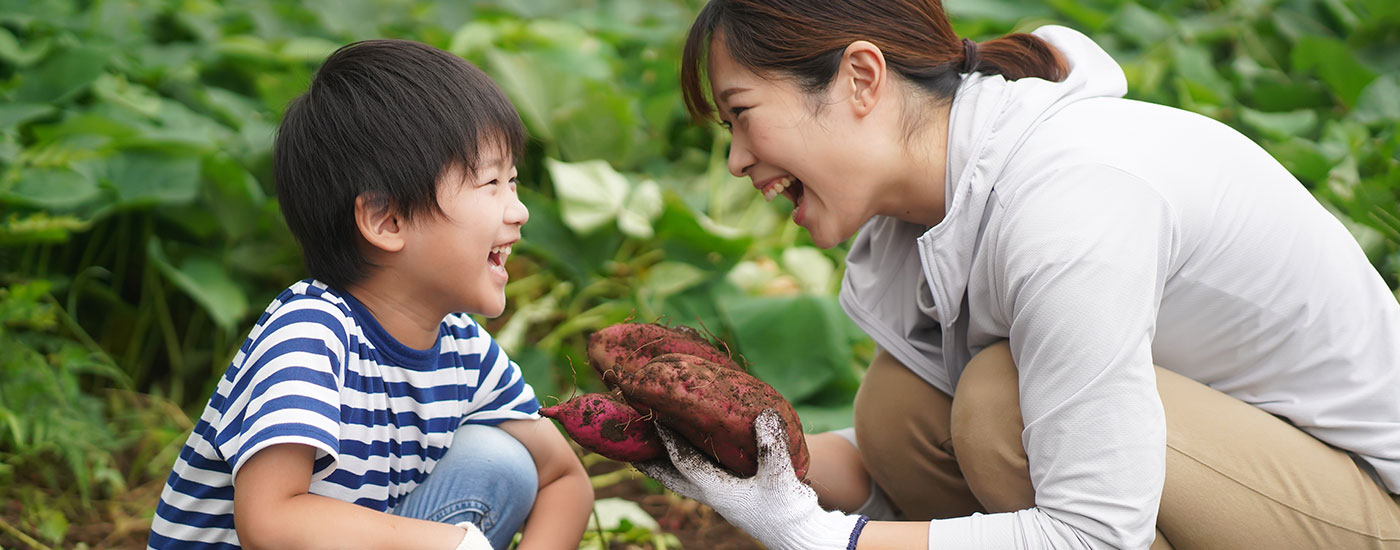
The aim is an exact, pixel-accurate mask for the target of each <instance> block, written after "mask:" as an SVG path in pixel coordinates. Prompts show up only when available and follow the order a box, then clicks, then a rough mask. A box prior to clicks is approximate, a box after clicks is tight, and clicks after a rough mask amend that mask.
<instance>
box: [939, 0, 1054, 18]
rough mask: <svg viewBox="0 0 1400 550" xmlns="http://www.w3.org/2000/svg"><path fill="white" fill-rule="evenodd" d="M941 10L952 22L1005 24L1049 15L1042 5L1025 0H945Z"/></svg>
mask: <svg viewBox="0 0 1400 550" xmlns="http://www.w3.org/2000/svg"><path fill="white" fill-rule="evenodd" d="M943 9H944V10H945V11H947V12H948V15H949V16H950V17H951V18H953V20H954V21H957V20H962V19H968V20H971V19H985V20H991V21H996V22H999V23H1005V24H1011V23H1015V22H1017V21H1020V20H1022V19H1029V18H1032V17H1044V16H1048V15H1050V14H1051V10H1050V8H1049V7H1047V6H1046V5H1045V4H1044V3H1042V2H1029V1H1026V0H946V1H944V2H943Z"/></svg>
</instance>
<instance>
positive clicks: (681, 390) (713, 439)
mask: <svg viewBox="0 0 1400 550" xmlns="http://www.w3.org/2000/svg"><path fill="white" fill-rule="evenodd" d="M618 387H619V388H620V389H621V390H622V395H623V397H624V399H626V401H627V402H628V403H630V404H631V405H632V406H633V407H634V408H636V409H637V410H638V411H641V412H642V413H643V414H652V415H655V417H656V420H657V421H658V422H661V423H662V424H664V425H665V426H667V427H669V428H671V429H673V430H675V431H676V432H677V433H679V434H681V435H682V436H684V437H685V438H686V439H687V440H689V441H690V442H691V444H693V445H695V446H696V447H697V448H699V449H700V450H702V451H704V452H706V453H708V454H709V455H710V456H711V457H712V458H714V459H715V460H716V461H717V462H719V463H720V464H722V465H724V466H725V467H726V468H728V469H729V470H731V471H733V472H734V473H736V474H738V475H741V476H744V477H748V476H752V475H754V474H755V473H756V472H757V471H758V453H757V442H756V441H755V439H754V428H753V425H754V420H755V419H756V418H757V417H758V413H759V412H761V411H763V409H766V408H773V409H776V410H777V411H778V413H779V415H781V416H782V417H783V420H784V421H785V423H786V424H787V432H788V448H789V452H790V454H791V457H792V466H793V469H794V470H796V473H797V477H798V478H806V475H807V467H808V464H809V462H810V457H809V455H808V453H807V443H806V439H805V437H804V436H803V433H802V422H801V420H800V419H799V418H798V417H797V411H795V410H793V408H792V405H791V404H790V403H788V401H787V400H786V399H784V398H783V397H782V395H780V394H779V393H778V392H777V390H774V389H773V387H772V386H769V385H768V384H766V383H764V382H763V381H762V380H759V379H757V378H754V377H753V376H750V375H749V374H747V373H744V372H741V371H738V370H734V369H728V368H723V367H720V366H719V365H716V364H715V363H713V362H711V361H709V360H707V359H704V358H701V357H696V356H693V355H686V354H680V353H671V354H665V355H661V356H658V357H656V358H654V359H652V360H651V361H650V362H648V363H647V364H646V365H645V366H643V367H641V368H639V369H635V370H632V371H630V372H628V373H627V374H625V375H623V376H622V378H621V379H620V380H619V381H618Z"/></svg>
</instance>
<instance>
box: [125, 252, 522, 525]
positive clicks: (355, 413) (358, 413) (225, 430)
mask: <svg viewBox="0 0 1400 550" xmlns="http://www.w3.org/2000/svg"><path fill="white" fill-rule="evenodd" d="M438 334H439V338H438V342H437V345H436V347H434V348H432V349H427V350H419V349H413V348H410V347H408V346H405V345H404V344H402V343H400V342H398V341H397V340H395V339H394V338H393V337H391V336H389V334H388V333H387V332H386V331H385V330H384V328H383V327H381V326H380V325H379V322H378V321H376V320H375V319H374V317H373V316H371V315H370V313H369V310H367V309H365V307H364V306H363V305H361V304H360V303H359V302H358V301H356V300H355V298H354V297H352V296H351V295H350V294H349V293H346V292H342V291H338V290H335V289H331V288H328V287H326V285H325V284H323V283H320V282H318V281H314V280H305V281H302V282H299V283H297V284H295V285H292V287H291V288H289V289H287V290H286V291H283V292H282V294H281V295H280V296H278V297H277V299H276V300H273V302H272V304H271V305H269V306H268V308H267V310H266V311H265V312H264V313H263V315H262V317H261V318H259V319H258V323H257V325H255V326H254V327H253V330H252V331H251V332H250V333H249V334H248V339H247V341H245V342H244V343H243V346H242V347H241V348H240V349H239V350H238V354H237V355H235V356H234V358H233V362H232V363H231V364H230V365H229V368H228V372H227V373H225V374H224V376H223V378H222V379H221V380H220V381H219V384H218V387H217V389H215V391H214V395H213V396H212V397H210V398H209V404H208V406H206V407H205V408H204V414H203V415H201V416H200V419H199V423H198V424H197V425H195V428H194V433H192V434H190V437H189V440H188V441H187V442H186V443H185V448H184V450H182V451H181V452H180V457H179V459H178V460H176V462H175V468H174V471H172V472H171V473H170V478H169V479H168V480H167V481H166V483H165V490H164V491H162V492H161V496H160V503H159V504H158V505H157V507H156V515H155V519H154V521H153V523H152V524H151V537H150V542H149V543H148V544H149V546H150V548H157V549H164V548H209V549H216V548H227V549H232V548H239V544H238V536H237V534H235V532H234V524H233V491H234V486H233V479H234V476H235V475H236V474H237V473H238V468H239V467H240V466H241V465H243V463H244V462H245V461H246V460H247V459H248V457H250V456H252V455H253V454H254V453H257V452H258V451H260V450H262V449H265V448H267V447H268V446H270V445H277V444H282V443H298V444H302V445H310V446H312V447H314V448H316V460H315V466H314V474H313V475H312V480H311V481H312V482H311V493H313V494H317V495H322V496H327V497H331V498H335V499H339V500H343V501H346V502H353V503H355V504H359V505H361V506H364V507H367V508H371V509H374V510H379V511H389V510H392V509H393V508H394V506H395V504H397V503H398V501H399V499H401V498H403V497H404V496H405V495H407V494H408V492H409V491H412V490H413V488H414V487H417V486H418V484H419V483H421V482H422V481H423V479H424V478H425V477H426V476H427V475H428V473H429V472H431V471H432V469H433V465H434V464H435V463H436V462H437V460H438V458H440V457H441V456H442V455H443V453H444V452H446V450H447V447H448V445H450V444H451V443H452V436H453V433H454V432H455V430H456V429H457V428H458V427H459V426H461V425H462V424H466V423H474V424H493V425H494V424H499V423H501V422H503V421H506V420H511V419H525V418H538V415H537V412H538V411H539V403H538V402H537V401H536V399H535V393H534V390H533V389H531V388H530V386H529V385H528V384H526V383H525V381H524V379H522V378H521V374H520V368H519V367H518V366H517V365H516V364H515V363H513V362H512V361H510V359H508V358H507V357H506V354H505V352H503V351H502V350H501V348H500V347H498V346H497V345H496V342H495V341H494V340H492V339H491V337H490V335H488V334H486V331H485V330H483V329H482V328H481V327H480V326H478V325H477V324H476V322H474V321H473V320H472V319H471V318H470V317H468V316H467V315H465V314H453V315H449V316H447V317H446V318H444V319H443V321H442V325H441V326H440V327H439V329H438Z"/></svg>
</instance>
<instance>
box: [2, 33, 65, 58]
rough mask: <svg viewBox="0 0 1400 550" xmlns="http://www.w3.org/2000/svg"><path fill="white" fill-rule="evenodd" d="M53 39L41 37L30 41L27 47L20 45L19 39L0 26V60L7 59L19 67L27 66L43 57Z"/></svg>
mask: <svg viewBox="0 0 1400 550" xmlns="http://www.w3.org/2000/svg"><path fill="white" fill-rule="evenodd" d="M52 44H53V41H51V40H48V39H42V40H38V41H35V42H32V43H30V45H29V47H28V48H25V47H23V46H20V43H19V39H18V38H15V35H14V33H12V32H10V29H7V28H5V27H0V60H3V61H8V62H10V63H13V64H15V65H18V66H20V67H27V66H29V65H30V64H32V63H34V62H35V61H38V60H39V59H40V58H43V57H44V55H45V54H47V53H49V46H50V45H52Z"/></svg>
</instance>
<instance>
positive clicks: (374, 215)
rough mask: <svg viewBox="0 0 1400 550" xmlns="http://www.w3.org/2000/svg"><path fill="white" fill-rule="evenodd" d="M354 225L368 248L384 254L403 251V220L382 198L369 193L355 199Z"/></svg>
mask: <svg viewBox="0 0 1400 550" xmlns="http://www.w3.org/2000/svg"><path fill="white" fill-rule="evenodd" d="M355 225H356V226H357V227H359V229H360V236H361V237H364V239H365V242H368V243H369V244H370V246H373V247H375V248H378V249H380V250H383V251H385V252H398V251H400V250H403V247H404V238H405V235H404V233H403V230H404V224H403V220H402V219H400V217H399V215H398V212H397V211H395V210H394V208H393V206H392V205H390V204H389V201H388V200H386V199H384V198H383V197H380V196H376V195H373V194H370V193H364V194H361V195H360V196H358V197H355Z"/></svg>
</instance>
